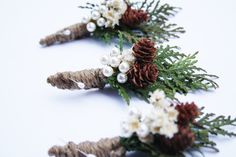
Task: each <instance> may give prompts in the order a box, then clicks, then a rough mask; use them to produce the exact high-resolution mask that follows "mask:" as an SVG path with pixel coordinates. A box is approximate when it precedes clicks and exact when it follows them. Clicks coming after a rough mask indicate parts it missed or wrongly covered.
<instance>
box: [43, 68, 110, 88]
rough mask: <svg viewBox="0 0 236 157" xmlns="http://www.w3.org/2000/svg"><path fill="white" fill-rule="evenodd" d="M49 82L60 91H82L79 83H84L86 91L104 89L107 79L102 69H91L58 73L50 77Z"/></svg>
mask: <svg viewBox="0 0 236 157" xmlns="http://www.w3.org/2000/svg"><path fill="white" fill-rule="evenodd" d="M47 82H48V83H50V84H51V85H52V86H56V87H57V88H59V89H69V90H74V89H81V88H80V87H79V86H78V83H83V84H84V89H91V88H100V89H102V88H104V86H105V84H106V77H105V76H104V75H103V74H102V69H90V70H82V71H77V72H62V73H57V74H55V75H52V76H50V77H48V79H47Z"/></svg>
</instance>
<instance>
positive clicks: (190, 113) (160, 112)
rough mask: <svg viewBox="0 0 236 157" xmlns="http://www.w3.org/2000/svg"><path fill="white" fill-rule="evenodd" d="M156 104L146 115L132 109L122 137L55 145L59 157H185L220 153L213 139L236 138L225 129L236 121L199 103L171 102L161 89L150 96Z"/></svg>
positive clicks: (52, 154) (53, 153)
mask: <svg viewBox="0 0 236 157" xmlns="http://www.w3.org/2000/svg"><path fill="white" fill-rule="evenodd" d="M149 99H150V103H151V104H152V105H150V106H149V108H146V109H147V110H145V112H144V111H143V110H142V111H139V110H137V109H135V108H133V109H131V110H130V111H129V112H128V114H127V118H126V119H125V120H124V121H123V122H122V123H121V135H120V136H118V137H114V138H105V139H101V140H100V141H98V142H88V141H87V142H82V143H80V144H75V143H73V142H69V143H68V144H67V145H65V146H53V147H52V148H51V149H50V150H49V152H48V153H49V155H50V156H55V157H64V156H67V157H77V156H78V157H82V156H86V157H124V156H126V153H127V152H130V151H131V152H143V153H145V154H147V155H148V156H151V157H185V156H186V154H188V153H189V154H193V153H194V152H199V153H200V154H201V155H203V156H204V154H203V152H202V151H203V150H202V148H207V149H211V150H213V151H216V152H218V151H219V150H218V149H217V148H216V143H215V142H214V141H213V140H212V138H210V137H212V136H219V135H221V136H228V137H235V136H236V134H235V133H233V132H230V131H228V130H227V129H225V127H227V126H235V125H236V119H235V118H234V119H232V118H231V117H230V116H228V117H225V116H216V115H215V114H212V113H210V114H209V113H204V112H203V108H199V107H198V106H197V105H196V104H195V103H177V104H176V103H171V102H170V101H169V100H168V99H167V98H166V96H165V94H164V92H163V91H161V90H159V89H158V90H156V91H154V92H153V93H151V94H150V98H149Z"/></svg>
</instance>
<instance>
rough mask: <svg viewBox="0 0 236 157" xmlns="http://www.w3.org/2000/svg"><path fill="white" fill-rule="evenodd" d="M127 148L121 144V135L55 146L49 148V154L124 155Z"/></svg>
mask: <svg viewBox="0 0 236 157" xmlns="http://www.w3.org/2000/svg"><path fill="white" fill-rule="evenodd" d="M125 152H126V151H125V149H124V148H123V147H122V145H121V144H120V137H114V138H106V139H101V140H99V141H98V142H89V141H86V142H82V143H80V144H78V145H77V144H75V143H73V142H69V143H68V144H67V145H65V146H53V147H52V148H51V149H49V151H48V154H49V156H55V157H85V156H86V155H84V153H86V154H93V155H96V157H123V156H125Z"/></svg>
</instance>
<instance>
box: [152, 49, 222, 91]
mask: <svg viewBox="0 0 236 157" xmlns="http://www.w3.org/2000/svg"><path fill="white" fill-rule="evenodd" d="M196 56H197V53H194V54H191V55H185V54H182V53H179V52H178V51H177V50H176V48H175V47H170V46H167V47H163V46H161V47H160V48H159V50H158V55H157V59H156V61H155V63H156V64H157V66H158V69H159V77H158V80H157V83H158V85H160V84H162V86H163V87H164V88H163V89H162V90H164V91H166V93H167V95H169V94H170V95H174V94H175V93H176V92H178V93H181V94H187V93H188V92H189V91H195V90H199V89H200V90H209V89H211V88H217V87H218V85H217V83H216V82H214V81H213V80H212V79H215V78H218V77H217V76H215V75H209V74H207V73H206V71H205V70H204V69H202V68H200V67H197V66H196V63H197V59H196ZM166 89H169V90H170V91H172V94H171V93H169V91H167V90H166ZM168 93H169V94H168Z"/></svg>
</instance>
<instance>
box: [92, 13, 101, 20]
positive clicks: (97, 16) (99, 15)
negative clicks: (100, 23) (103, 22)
mask: <svg viewBox="0 0 236 157" xmlns="http://www.w3.org/2000/svg"><path fill="white" fill-rule="evenodd" d="M100 17H101V14H100V13H99V12H98V11H93V12H92V19H93V20H97V19H99V18H100Z"/></svg>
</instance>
